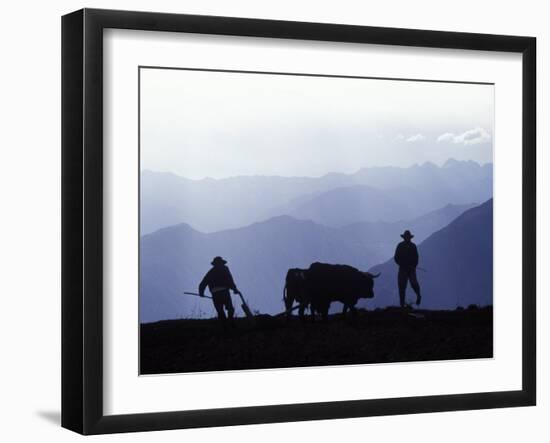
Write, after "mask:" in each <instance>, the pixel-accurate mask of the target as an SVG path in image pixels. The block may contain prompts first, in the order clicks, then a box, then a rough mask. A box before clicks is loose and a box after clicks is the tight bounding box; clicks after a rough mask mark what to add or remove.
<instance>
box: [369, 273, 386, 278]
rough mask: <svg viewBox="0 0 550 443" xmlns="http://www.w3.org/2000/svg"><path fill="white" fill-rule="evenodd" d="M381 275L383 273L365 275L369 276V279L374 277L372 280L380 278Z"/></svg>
mask: <svg viewBox="0 0 550 443" xmlns="http://www.w3.org/2000/svg"><path fill="white" fill-rule="evenodd" d="M380 274H382V273H381V272H379V273H378V274H371V273H370V272H365V275H368V276H369V277H372V278H378V277H380Z"/></svg>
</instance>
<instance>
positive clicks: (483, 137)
mask: <svg viewBox="0 0 550 443" xmlns="http://www.w3.org/2000/svg"><path fill="white" fill-rule="evenodd" d="M490 141H491V134H489V133H488V132H487V131H486V130H485V129H483V128H480V127H477V128H474V129H469V130H468V131H466V132H463V133H462V134H458V135H457V134H454V133H452V132H446V133H445V134H441V135H440V136H439V137H437V142H438V143H445V142H450V143H454V144H461V145H465V146H469V145H477V144H479V143H487V142H490Z"/></svg>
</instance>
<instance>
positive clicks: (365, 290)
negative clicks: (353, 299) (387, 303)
mask: <svg viewBox="0 0 550 443" xmlns="http://www.w3.org/2000/svg"><path fill="white" fill-rule="evenodd" d="M362 274H363V275H364V284H363V285H361V289H362V291H361V292H362V293H361V298H373V297H374V290H373V288H374V279H375V278H378V277H380V272H379V273H378V274H371V273H370V272H362Z"/></svg>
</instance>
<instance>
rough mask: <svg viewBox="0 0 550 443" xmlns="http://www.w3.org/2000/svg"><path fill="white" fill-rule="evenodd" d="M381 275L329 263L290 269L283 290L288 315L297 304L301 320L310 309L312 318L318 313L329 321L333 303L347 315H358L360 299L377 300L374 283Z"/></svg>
mask: <svg viewBox="0 0 550 443" xmlns="http://www.w3.org/2000/svg"><path fill="white" fill-rule="evenodd" d="M379 275H380V274H371V273H370V272H363V271H360V270H358V269H356V268H354V267H352V266H348V265H332V264H326V263H313V264H312V265H311V266H310V267H309V268H308V269H297V268H293V269H289V270H288V272H287V274H286V281H285V289H284V302H285V307H286V312H287V315H290V313H291V312H292V310H293V306H294V303H295V302H296V303H297V304H298V312H299V315H300V318H301V319H304V318H305V317H304V314H305V310H306V308H309V310H310V312H311V316H312V318H314V317H315V313H318V314H321V316H322V317H323V319H324V320H327V319H328V312H329V308H330V305H331V303H332V302H341V303H342V304H343V305H344V309H343V312H344V313H346V312H347V311H348V310H349V311H351V313H352V314H355V313H356V307H355V305H356V304H357V302H358V301H359V299H360V298H373V297H374V290H373V288H374V279H375V278H377V277H378V276H379Z"/></svg>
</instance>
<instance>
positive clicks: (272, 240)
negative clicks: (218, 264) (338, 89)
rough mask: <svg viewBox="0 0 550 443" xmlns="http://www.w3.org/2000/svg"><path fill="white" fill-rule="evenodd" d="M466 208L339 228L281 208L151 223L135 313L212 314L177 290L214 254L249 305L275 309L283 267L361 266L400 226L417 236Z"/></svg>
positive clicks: (188, 286)
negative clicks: (277, 213)
mask: <svg viewBox="0 0 550 443" xmlns="http://www.w3.org/2000/svg"><path fill="white" fill-rule="evenodd" d="M466 208H467V207H465V206H446V207H444V208H441V209H440V210H438V211H435V212H432V213H430V214H427V215H425V216H423V217H421V218H419V219H416V220H411V221H409V222H397V223H394V224H387V223H359V224H354V225H352V226H347V227H343V228H341V229H335V228H329V227H325V226H322V225H318V224H315V223H313V222H310V221H302V220H295V219H293V218H291V217H287V216H281V217H275V218H273V219H270V220H267V221H265V222H262V223H255V224H252V225H250V226H247V227H244V228H239V229H232V230H227V231H221V232H216V233H211V234H204V233H200V232H198V231H195V230H194V229H192V228H191V227H190V226H188V225H185V224H180V225H177V226H173V227H170V228H165V229H162V230H159V231H157V232H155V233H153V234H149V235H146V236H144V237H142V239H141V251H140V254H141V255H140V260H141V262H140V282H141V288H140V291H141V292H140V319H141V321H142V322H143V321H145V322H149V321H155V320H161V319H168V318H182V317H200V316H204V315H210V314H212V313H213V308H212V304H211V302H209V301H207V300H198V299H195V298H193V297H189V296H183V295H182V292H183V291H184V290H187V291H196V289H197V286H198V283H199V282H200V280H201V278H202V277H203V275H204V274H205V273H206V271H207V270H208V269H209V267H210V261H211V259H212V257H214V256H216V255H222V256H223V257H224V258H226V259H227V260H228V261H229V266H230V269H231V271H232V272H233V275H234V277H235V280H236V282H237V285H238V287H239V288H240V289H241V290H242V291H243V293H244V294H245V296H246V297H247V298H248V300H249V302H250V305H251V307H252V309H255V310H258V311H260V312H262V313H269V314H273V313H276V312H279V311H281V310H282V309H283V302H282V292H283V288H284V278H285V275H286V272H287V270H288V269H289V268H292V267H299V268H307V267H309V265H310V264H311V263H313V262H315V261H320V262H325V263H345V264H349V265H352V266H354V267H356V268H358V269H363V270H367V269H368V268H369V267H371V266H373V265H375V264H376V263H380V262H382V261H384V260H386V259H387V258H388V257H389V256H390V255H391V254H392V253H393V249H394V247H395V244H396V242H397V241H399V234H400V233H401V232H403V230H404V229H412V230H413V231H414V232H418V236H419V237H418V238H420V239H421V238H423V237H424V236H427V235H429V234H431V232H433V231H434V230H437V229H440V228H442V227H443V226H445V225H447V224H448V223H449V222H451V221H452V220H453V219H454V218H455V217H456V216H457V215H459V214H460V213H462V212H463V210H464V209H466ZM375 293H376V287H375Z"/></svg>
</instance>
